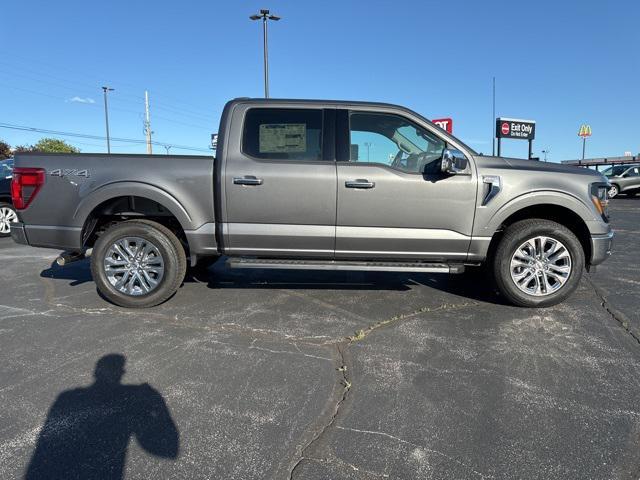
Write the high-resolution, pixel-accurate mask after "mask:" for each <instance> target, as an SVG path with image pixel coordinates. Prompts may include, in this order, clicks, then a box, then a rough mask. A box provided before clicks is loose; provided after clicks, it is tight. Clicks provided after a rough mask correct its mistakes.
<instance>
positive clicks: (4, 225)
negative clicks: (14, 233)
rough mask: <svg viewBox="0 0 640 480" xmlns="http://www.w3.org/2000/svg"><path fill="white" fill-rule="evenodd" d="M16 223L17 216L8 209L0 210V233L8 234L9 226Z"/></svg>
mask: <svg viewBox="0 0 640 480" xmlns="http://www.w3.org/2000/svg"><path fill="white" fill-rule="evenodd" d="M17 221H18V215H17V214H16V212H15V211H14V210H13V209H12V208H9V207H2V208H0V233H2V234H5V235H6V234H8V233H10V232H11V224H12V223H15V222H17Z"/></svg>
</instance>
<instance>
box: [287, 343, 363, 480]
mask: <svg viewBox="0 0 640 480" xmlns="http://www.w3.org/2000/svg"><path fill="white" fill-rule="evenodd" d="M335 347H336V350H337V352H338V357H339V359H340V366H339V367H338V368H337V370H338V371H339V372H340V373H341V374H342V375H341V377H342V378H341V379H340V383H341V384H342V396H341V397H340V398H339V399H338V401H337V402H336V404H335V408H334V409H333V414H332V415H331V417H330V418H329V421H328V422H327V423H326V424H325V425H324V426H323V427H322V428H321V429H320V431H318V433H316V435H314V436H313V438H312V439H311V440H310V441H309V442H308V443H307V444H306V445H305V446H304V447H302V448H301V449H300V450H299V452H300V453H299V457H298V459H297V460H296V461H295V463H294V464H293V466H292V468H291V470H290V471H289V480H293V477H294V475H295V471H296V469H297V468H298V467H299V466H300V465H301V464H302V461H303V460H305V458H307V457H306V456H305V453H306V452H307V450H309V449H310V448H312V447H313V445H314V444H315V443H316V442H318V441H319V440H320V439H321V438H322V437H323V435H324V434H325V432H326V431H327V430H328V429H329V428H331V426H332V425H333V424H334V422H335V421H336V418H338V414H339V413H340V407H341V406H342V404H343V403H344V402H345V400H346V399H347V397H348V396H349V392H350V391H351V380H350V379H349V373H348V372H349V371H350V368H349V366H348V363H349V362H348V361H347V355H346V354H345V350H346V349H347V348H348V347H349V344H345V343H343V344H336V346H335Z"/></svg>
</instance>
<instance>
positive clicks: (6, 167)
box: [0, 158, 13, 178]
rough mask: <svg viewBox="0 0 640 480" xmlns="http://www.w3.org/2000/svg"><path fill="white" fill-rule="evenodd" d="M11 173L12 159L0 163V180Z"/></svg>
mask: <svg viewBox="0 0 640 480" xmlns="http://www.w3.org/2000/svg"><path fill="white" fill-rule="evenodd" d="M12 172H13V158H10V159H8V160H3V161H1V162H0V178H5V177H10V176H11V173H12Z"/></svg>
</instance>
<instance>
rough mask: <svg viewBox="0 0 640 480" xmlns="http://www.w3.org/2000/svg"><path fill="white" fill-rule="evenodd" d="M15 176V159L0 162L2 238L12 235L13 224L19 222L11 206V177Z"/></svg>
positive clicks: (0, 228)
mask: <svg viewBox="0 0 640 480" xmlns="http://www.w3.org/2000/svg"><path fill="white" fill-rule="evenodd" d="M12 174H13V158H9V159H7V160H3V161H1V162H0V237H8V236H9V235H11V224H12V223H14V222H17V221H18V215H17V214H16V211H15V209H14V208H13V205H12V204H11V177H12Z"/></svg>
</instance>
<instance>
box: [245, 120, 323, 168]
mask: <svg viewBox="0 0 640 480" xmlns="http://www.w3.org/2000/svg"><path fill="white" fill-rule="evenodd" d="M242 151H243V152H244V153H246V154H247V155H251V156H252V157H256V158H262V159H269V160H306V161H315V160H322V110H311V109H307V110H305V109H293V108H290V109H286V108H252V109H251V110H249V111H248V112H247V114H246V116H245V120H244V131H243V134H242Z"/></svg>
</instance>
